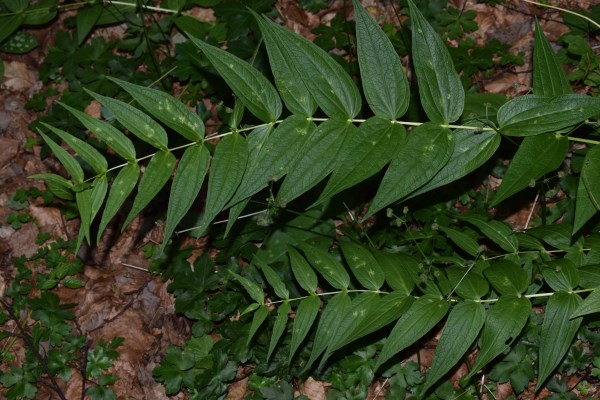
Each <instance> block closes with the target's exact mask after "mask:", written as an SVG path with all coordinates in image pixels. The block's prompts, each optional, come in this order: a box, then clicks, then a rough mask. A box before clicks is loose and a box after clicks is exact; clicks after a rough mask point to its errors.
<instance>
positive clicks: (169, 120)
mask: <svg viewBox="0 0 600 400" xmlns="http://www.w3.org/2000/svg"><path fill="white" fill-rule="evenodd" d="M108 79H110V80H111V81H113V82H115V83H116V84H117V85H119V86H121V87H122V88H123V89H125V90H126V91H127V93H129V94H130V95H131V97H133V98H134V99H135V101H137V102H138V103H139V104H141V105H142V107H144V108H145V109H146V110H148V112H149V113H150V114H152V115H153V116H154V117H155V118H156V119H158V120H159V121H161V122H163V123H164V124H165V125H167V126H168V127H170V128H171V129H173V130H174V131H175V132H177V133H179V134H180V135H181V136H183V137H185V138H186V139H188V140H191V141H193V142H200V141H202V139H203V138H204V123H203V122H202V119H201V118H200V117H199V116H198V115H197V114H194V113H193V112H192V111H190V109H189V108H187V107H186V106H185V104H183V103H182V102H181V101H179V100H178V99H176V98H175V97H173V96H170V95H168V94H166V93H163V92H161V91H160V90H156V89H150V88H147V87H145V86H139V85H134V84H133V83H129V82H126V81H122V80H120V79H116V78H112V77H108Z"/></svg>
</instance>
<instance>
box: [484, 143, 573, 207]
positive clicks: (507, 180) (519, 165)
mask: <svg viewBox="0 0 600 400" xmlns="http://www.w3.org/2000/svg"><path fill="white" fill-rule="evenodd" d="M568 150H569V139H568V138H567V137H566V136H563V135H560V134H555V135H553V134H545V135H536V136H529V137H526V138H525V139H523V142H522V143H521V145H520V146H519V149H518V150H517V152H516V153H515V156H514V157H513V159H512V161H511V163H510V165H509V166H508V169H507V170H506V173H505V174H504V179H503V180H502V183H501V184H500V187H499V188H498V191H497V192H496V195H495V196H494V198H493V200H492V202H491V204H490V207H495V206H496V205H498V204H499V203H500V202H502V201H503V200H505V199H507V198H509V197H510V196H512V195H513V194H515V193H518V192H520V191H521V190H523V189H525V188H526V187H527V186H530V185H531V183H532V182H535V181H536V180H538V179H539V178H541V177H542V176H544V175H545V174H547V173H549V172H552V171H554V170H555V169H556V168H558V167H559V166H560V165H561V164H562V162H563V160H564V159H565V156H566V155H567V151H568Z"/></svg>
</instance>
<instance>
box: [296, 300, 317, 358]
mask: <svg viewBox="0 0 600 400" xmlns="http://www.w3.org/2000/svg"><path fill="white" fill-rule="evenodd" d="M320 305H321V302H320V301H319V297H317V296H314V295H310V296H308V297H307V298H305V299H302V300H301V301H300V304H298V308H297V309H296V316H295V317H294V326H293V327H292V340H291V343H290V356H289V358H288V364H290V363H291V362H292V358H293V357H294V354H296V351H297V350H298V347H300V344H302V341H303V340H304V339H305V338H306V335H307V334H308V331H310V328H311V327H312V325H313V322H314V320H315V318H316V317H317V314H318V313H319V306H320Z"/></svg>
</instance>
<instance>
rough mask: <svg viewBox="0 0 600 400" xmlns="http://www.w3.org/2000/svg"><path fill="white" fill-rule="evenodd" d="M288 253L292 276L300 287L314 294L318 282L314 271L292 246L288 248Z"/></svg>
mask: <svg viewBox="0 0 600 400" xmlns="http://www.w3.org/2000/svg"><path fill="white" fill-rule="evenodd" d="M288 255H289V257H290V265H291V266H292V272H293V273H294V278H296V281H297V282H298V284H299V285H300V287H301V288H302V289H304V290H306V291H307V292H308V293H310V294H315V291H316V290H317V285H318V283H319V282H318V279H317V274H315V271H313V269H312V268H311V267H310V265H309V264H308V262H307V261H306V259H305V258H304V257H302V255H301V254H300V253H298V251H296V250H295V249H294V248H293V247H289V248H288Z"/></svg>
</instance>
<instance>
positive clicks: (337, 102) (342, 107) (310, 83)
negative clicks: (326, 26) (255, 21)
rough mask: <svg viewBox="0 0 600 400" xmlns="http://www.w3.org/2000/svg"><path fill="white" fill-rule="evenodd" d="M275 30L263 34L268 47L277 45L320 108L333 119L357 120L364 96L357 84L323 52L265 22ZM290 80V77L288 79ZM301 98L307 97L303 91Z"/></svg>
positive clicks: (295, 35)
mask: <svg viewBox="0 0 600 400" xmlns="http://www.w3.org/2000/svg"><path fill="white" fill-rule="evenodd" d="M266 21H267V23H268V24H270V25H271V28H272V29H263V26H264V25H263V26H261V31H262V34H263V38H264V39H265V42H266V43H269V42H271V43H269V45H268V46H270V45H272V46H276V47H277V48H278V50H279V51H280V52H281V53H282V54H284V57H285V58H286V59H289V60H290V63H291V64H292V65H293V66H294V68H295V70H296V73H295V74H293V75H291V76H294V77H295V76H298V77H299V78H300V79H301V80H302V81H303V82H304V85H305V86H306V87H307V88H308V90H309V91H310V94H311V95H312V96H313V98H314V99H315V101H316V102H317V104H318V105H319V107H321V109H322V110H323V112H324V113H325V114H327V115H328V116H330V117H339V118H342V119H349V118H354V117H355V116H356V114H358V112H359V111H360V108H361V97H360V93H359V91H358V88H357V87H356V85H355V84H354V81H353V80H352V78H351V77H350V75H348V74H347V73H346V71H344V69H343V68H342V66H341V65H340V64H339V63H337V62H336V61H335V60H333V59H332V58H331V56H329V54H327V53H326V52H325V51H324V50H323V49H321V48H320V47H318V46H317V45H315V44H314V43H311V42H310V41H308V40H307V39H305V38H303V37H302V36H299V35H297V34H295V33H293V32H290V31H288V30H287V29H286V28H284V27H282V26H279V25H277V24H275V23H274V22H271V21H269V20H266ZM288 79H289V78H288ZM298 95H299V96H303V95H305V92H304V91H302V92H301V93H298Z"/></svg>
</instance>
